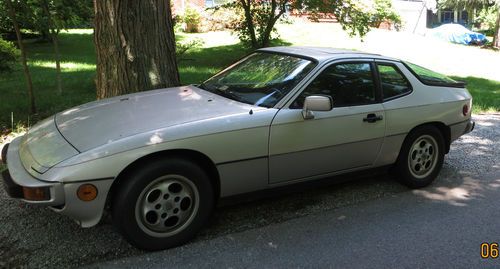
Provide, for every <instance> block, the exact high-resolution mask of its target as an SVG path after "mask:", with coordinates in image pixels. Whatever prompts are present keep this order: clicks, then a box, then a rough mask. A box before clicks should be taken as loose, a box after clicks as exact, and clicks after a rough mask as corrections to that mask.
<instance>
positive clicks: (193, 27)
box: [181, 6, 201, 33]
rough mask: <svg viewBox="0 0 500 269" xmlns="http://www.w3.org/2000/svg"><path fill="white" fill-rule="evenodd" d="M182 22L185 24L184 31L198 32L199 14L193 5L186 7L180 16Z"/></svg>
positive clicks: (199, 24)
mask: <svg viewBox="0 0 500 269" xmlns="http://www.w3.org/2000/svg"><path fill="white" fill-rule="evenodd" d="M181 19H182V22H183V23H185V24H186V32H188V33H198V32H200V26H201V14H200V12H199V11H198V10H197V9H196V8H193V7H190V6H188V7H186V9H185V10H184V14H183V15H182V17H181Z"/></svg>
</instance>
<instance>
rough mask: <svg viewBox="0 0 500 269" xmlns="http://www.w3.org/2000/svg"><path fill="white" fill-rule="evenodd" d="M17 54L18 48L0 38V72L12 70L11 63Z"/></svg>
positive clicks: (14, 60)
mask: <svg viewBox="0 0 500 269" xmlns="http://www.w3.org/2000/svg"><path fill="white" fill-rule="evenodd" d="M18 56H19V50H18V49H17V48H16V46H14V43H12V42H9V41H5V40H3V39H2V38H0V73H3V72H9V71H12V65H13V64H14V63H15V62H16V59H17V57H18Z"/></svg>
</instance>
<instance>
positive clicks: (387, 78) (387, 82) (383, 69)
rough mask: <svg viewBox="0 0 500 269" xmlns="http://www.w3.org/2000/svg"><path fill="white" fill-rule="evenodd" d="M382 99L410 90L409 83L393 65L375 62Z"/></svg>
mask: <svg viewBox="0 0 500 269" xmlns="http://www.w3.org/2000/svg"><path fill="white" fill-rule="evenodd" d="M377 67H378V73H379V75H380V83H381V85H382V94H383V96H384V100H387V99H390V98H392V97H395V96H399V95H403V94H406V93H408V92H410V91H411V84H410V82H408V80H406V78H405V77H404V76H403V74H401V72H400V71H399V69H397V67H396V66H394V65H389V64H377Z"/></svg>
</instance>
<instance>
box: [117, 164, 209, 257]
mask: <svg viewBox="0 0 500 269" xmlns="http://www.w3.org/2000/svg"><path fill="white" fill-rule="evenodd" d="M213 207H214V192H213V188H212V185H211V183H210V180H209V178H208V176H207V174H206V173H205V171H203V169H201V168H200V167H199V166H197V165H195V164H193V163H191V162H189V161H187V160H183V159H166V160H165V159H163V160H156V161H153V162H151V163H148V164H147V165H145V166H141V167H140V169H137V170H136V171H134V172H132V173H131V174H129V175H128V177H127V178H126V179H125V180H124V181H122V182H121V183H120V185H119V186H118V188H117V190H116V192H115V193H114V195H113V198H112V217H113V225H114V226H115V227H116V228H117V229H118V231H119V232H120V233H121V234H122V235H123V236H124V237H125V239H126V240H127V241H128V242H129V243H130V244H132V245H133V246H135V247H137V248H140V249H143V250H162V249H167V248H171V247H175V246H178V245H181V244H184V243H186V242H188V241H189V240H191V239H192V238H193V237H194V236H195V235H196V233H197V232H198V231H199V230H200V229H201V228H202V227H203V225H204V224H205V223H206V221H207V220H208V218H209V217H210V215H211V213H212V211H213ZM145 212H147V213H145Z"/></svg>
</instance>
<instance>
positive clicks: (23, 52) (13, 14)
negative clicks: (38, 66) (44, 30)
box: [5, 0, 36, 114]
mask: <svg viewBox="0 0 500 269" xmlns="http://www.w3.org/2000/svg"><path fill="white" fill-rule="evenodd" d="M11 1H12V0H6V1H5V3H6V4H7V8H8V10H9V17H10V19H11V21H12V24H13V25H14V30H15V31H16V37H17V44H18V46H19V50H21V60H22V63H23V69H24V76H25V77H26V84H27V85H26V86H27V87H28V98H29V102H30V112H31V114H35V113H36V106H35V96H34V95H33V82H32V81H31V74H30V70H29V68H28V61H27V57H26V49H25V48H24V45H23V37H22V35H21V29H20V28H19V24H18V23H17V18H16V11H15V10H14V6H13V5H12V2H11Z"/></svg>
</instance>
